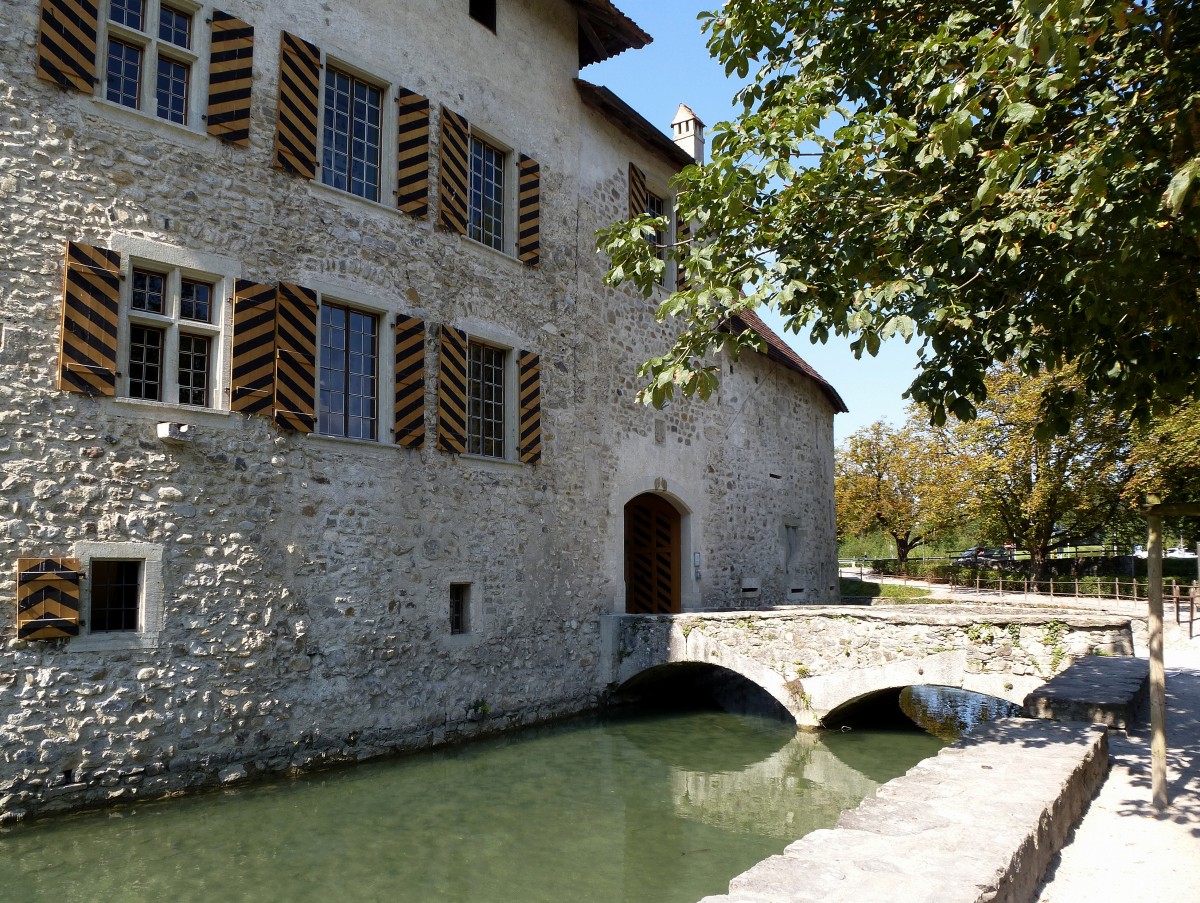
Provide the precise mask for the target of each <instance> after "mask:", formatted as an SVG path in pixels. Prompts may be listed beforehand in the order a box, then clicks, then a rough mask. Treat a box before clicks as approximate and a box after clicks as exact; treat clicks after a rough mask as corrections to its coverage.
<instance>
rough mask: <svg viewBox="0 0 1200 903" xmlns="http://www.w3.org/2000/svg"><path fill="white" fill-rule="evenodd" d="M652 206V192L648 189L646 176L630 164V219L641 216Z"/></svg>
mask: <svg viewBox="0 0 1200 903" xmlns="http://www.w3.org/2000/svg"><path fill="white" fill-rule="evenodd" d="M649 206H650V192H649V191H648V190H647V189H646V174H645V173H644V172H642V171H641V170H640V169H638V168H637V167H636V166H634V165H633V164H632V163H630V164H629V218H630V219H633V218H634V217H635V216H641V215H642V214H643V213H645V212H646V208H647V207H649Z"/></svg>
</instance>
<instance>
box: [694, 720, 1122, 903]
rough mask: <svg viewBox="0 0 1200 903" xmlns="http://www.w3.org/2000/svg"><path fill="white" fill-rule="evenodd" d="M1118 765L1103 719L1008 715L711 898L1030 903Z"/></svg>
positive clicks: (731, 902) (736, 902) (796, 902)
mask: <svg viewBox="0 0 1200 903" xmlns="http://www.w3.org/2000/svg"><path fill="white" fill-rule="evenodd" d="M1107 771H1108V733H1107V729H1106V728H1104V727H1100V726H1094V725H1084V724H1058V723H1052V722H1046V721H1034V720H1027V719H1010V720H1007V721H1003V722H998V723H995V724H992V725H989V726H988V727H986V728H985V729H983V730H981V732H980V733H979V734H978V735H977V736H975V737H970V738H967V739H965V740H962V741H960V742H959V743H956V744H954V745H953V746H950V747H947V748H946V749H943V750H942V751H941V752H940V753H938V755H936V756H934V757H932V758H930V759H926V760H925V761H924V762H921V763H919V764H918V765H916V766H914V767H913V768H912V769H910V770H909V772H908V773H907V774H905V775H904V776H903V777H900V778H897V779H896V780H894V781H890V782H889V783H887V784H885V785H884V786H883V787H881V788H880V790H879V793H878V794H877V795H876V796H875V797H873V798H871V799H868V800H865V801H864V802H863V803H862V804H861V805H860V806H859V807H858V808H857V809H854V810H852V811H849V812H846V813H843V815H842V817H841V818H840V819H839V821H838V825H837V827H836V828H833V829H827V830H820V831H814V832H813V833H811V834H809V835H807V836H805V837H803V838H801V839H800V840H797V841H796V842H795V843H792V844H791V845H790V846H788V847H787V848H786V849H785V850H784V852H783V854H782V855H779V856H772V857H770V858H768V859H765V860H763V861H762V862H760V863H759V864H758V865H756V866H754V867H753V868H751V869H749V870H748V871H746V872H743V873H742V874H741V875H739V876H738V877H736V878H734V879H733V881H731V882H730V885H729V894H728V895H724V896H712V897H706V898H704V900H702V901H700V903H842V901H844V903H959V901H962V903H984V901H987V903H1025V901H1028V900H1029V899H1030V898H1031V896H1032V894H1033V893H1034V890H1035V888H1036V887H1037V885H1038V882H1039V881H1040V880H1041V878H1042V875H1043V873H1044V872H1045V870H1046V868H1047V866H1048V865H1049V863H1050V861H1051V859H1052V858H1053V857H1054V855H1055V854H1056V853H1057V852H1058V850H1059V849H1060V848H1061V847H1062V846H1063V844H1064V842H1065V839H1066V837H1067V835H1068V834H1069V832H1070V831H1071V829H1072V827H1073V826H1074V825H1075V823H1076V822H1077V821H1078V819H1079V817H1080V815H1081V813H1082V812H1083V809H1084V808H1085V806H1086V805H1087V803H1088V801H1089V800H1090V799H1091V798H1092V796H1093V795H1094V794H1095V792H1096V790H1097V788H1098V787H1099V786H1100V785H1101V783H1102V782H1103V780H1104V776H1105V774H1106V773H1107Z"/></svg>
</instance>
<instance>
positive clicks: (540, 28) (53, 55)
mask: <svg viewBox="0 0 1200 903" xmlns="http://www.w3.org/2000/svg"><path fill="white" fill-rule="evenodd" d="M0 23H2V26H3V27H0V117H2V119H0V123H2V126H0V203H2V204H3V207H4V214H5V221H6V224H7V225H6V229H5V230H4V234H3V239H2V240H3V242H4V254H3V258H2V262H0V329H2V332H0V400H2V401H0V480H2V483H0V486H2V490H3V494H2V497H0V557H2V559H3V561H4V565H3V566H4V568H5V570H6V573H7V577H6V579H5V581H4V583H3V586H4V591H3V594H2V596H0V820H11V819H16V818H21V817H24V816H26V815H33V814H38V813H44V812H50V811H57V810H63V809H68V808H75V807H79V806H82V805H91V804H96V803H102V802H106V801H111V800H119V799H127V798H133V797H137V796H151V795H157V794H161V793H163V792H166V791H171V790H177V789H186V788H188V787H194V786H201V785H206V784H213V783H216V782H218V781H234V780H237V779H240V778H241V777H243V776H245V775H253V774H255V773H258V772H264V771H278V770H283V769H287V768H289V767H295V766H304V765H310V764H314V763H319V762H321V761H327V760H331V759H341V758H345V759H353V758H361V757H365V756H369V755H374V754H378V753H381V752H385V751H388V750H392V749H399V748H415V747H420V746H424V745H429V744H433V743H438V742H443V741H446V740H448V739H453V738H455V737H457V736H464V735H469V734H472V733H476V732H479V731H481V730H491V729H500V728H504V727H508V726H511V725H515V724H522V723H530V722H533V721H537V720H540V719H546V718H550V717H555V716H559V715H563V714H568V713H571V712H576V711H581V710H584V709H587V708H589V707H591V706H594V705H595V704H596V703H597V702H598V701H599V700H600V699H602V697H603V695H604V692H605V689H606V687H605V683H606V680H607V679H608V673H609V672H608V670H607V669H606V667H605V664H604V661H603V649H602V631H601V617H602V616H603V615H605V614H610V613H614V612H622V611H626V610H627V609H628V610H632V611H672V610H681V609H682V610H687V609H698V608H702V607H707V608H712V607H730V606H760V605H763V604H767V603H783V602H803V603H811V602H829V601H833V600H834V599H835V598H836V560H835V555H836V551H835V542H834V530H833V502H832V483H833V461H832V459H833V440H832V423H833V417H834V414H835V413H836V412H837V411H839V410H843V409H844V408H843V405H842V403H841V400H840V399H839V397H838V396H837V393H836V392H835V391H834V390H833V389H832V388H831V387H830V386H829V385H828V384H827V383H825V382H824V381H823V380H822V379H821V378H820V377H819V376H818V375H817V374H816V373H814V372H813V371H812V370H811V369H809V368H808V367H807V365H805V364H804V362H803V361H802V360H800V358H798V357H797V356H796V355H795V354H794V353H793V352H791V351H790V350H789V349H788V348H787V347H786V346H785V345H784V344H783V343H782V342H781V341H779V340H778V338H777V337H775V336H774V335H773V334H771V333H770V331H769V330H767V329H766V327H765V326H764V325H763V324H762V323H761V322H760V321H758V320H757V318H755V317H753V315H750V316H749V317H748V324H747V325H749V326H751V327H753V328H757V329H759V331H760V332H762V334H763V335H764V337H765V338H766V339H767V347H768V352H767V353H765V354H760V355H754V354H751V355H743V356H741V357H740V358H739V359H738V360H737V361H736V362H732V361H723V362H722V373H723V378H722V384H721V387H720V390H719V392H718V393H716V394H715V396H714V397H713V398H712V399H710V400H709V401H708V402H703V403H702V402H699V401H695V402H692V401H687V400H677V401H675V402H674V403H672V404H671V405H670V406H669V407H668V408H666V409H664V410H662V411H655V410H654V409H652V408H648V407H645V406H642V405H640V404H638V403H637V402H636V401H635V394H636V391H637V389H638V386H639V383H638V380H637V376H636V369H637V365H638V363H639V362H641V361H643V360H645V359H646V358H648V357H650V356H652V355H653V354H655V353H659V352H661V351H662V350H664V349H665V347H666V345H667V343H668V341H669V337H670V336H669V329H670V327H669V325H667V326H663V325H659V324H658V323H656V321H655V318H654V310H655V307H656V305H657V303H658V301H660V300H661V298H651V299H643V298H641V297H639V296H636V295H634V294H632V293H631V292H629V291H626V290H623V289H617V288H611V287H607V286H605V284H604V283H603V276H604V273H605V270H606V264H607V261H606V259H605V258H604V257H603V256H602V255H599V254H597V253H596V251H595V233H596V231H597V230H598V229H600V228H602V227H604V226H607V225H609V224H611V223H612V222H614V221H616V220H618V219H622V218H624V217H626V216H627V215H629V214H630V213H638V212H642V211H654V212H661V213H664V214H667V215H669V214H670V211H671V209H672V207H671V196H670V179H671V177H672V175H673V173H675V172H677V171H678V170H679V169H680V168H682V167H683V166H685V165H687V164H688V163H691V162H692V160H693V158H694V157H696V156H697V155H699V154H702V153H703V126H702V124H701V123H700V122H699V120H697V119H696V118H695V116H694V114H692V113H691V111H690V110H688V109H687V108H686V107H681V110H680V115H679V116H678V117H677V118H676V122H675V123H673V128H674V131H675V136H674V140H673V139H672V138H669V137H667V136H666V135H664V134H663V133H661V132H659V131H658V130H657V129H656V128H655V127H653V126H652V125H650V124H649V123H647V122H646V121H645V120H643V119H642V118H641V117H640V116H638V115H637V114H636V113H634V112H633V111H632V110H631V109H630V108H629V107H627V106H626V105H625V104H624V103H623V102H622V101H620V100H619V99H618V98H617V97H615V96H614V95H613V94H612V93H611V92H609V91H607V90H606V89H604V88H602V87H599V86H596V85H593V84H590V83H588V82H587V81H583V80H581V79H580V78H579V75H580V70H581V68H583V67H586V66H587V65H589V64H591V63H594V62H597V61H600V60H603V59H606V58H608V57H610V56H613V55H616V54H618V53H621V52H623V51H625V50H629V49H635V48H638V47H641V46H643V45H644V44H645V43H647V42H648V41H649V40H650V37H649V36H648V35H646V34H645V33H644V32H643V31H642V30H641V29H640V28H639V27H638V26H637V25H636V24H635V23H634V22H632V21H631V20H630V19H629V18H627V17H626V16H625V15H623V14H622V13H621V12H620V11H618V10H617V9H616V8H615V7H614V6H613V5H612V3H611V2H609V0H498V2H497V0H492V2H486V0H484V2H479V0H453V2H451V0H408V2H406V3H403V4H393V3H385V2H382V0H353V2H349V3H339V4H334V5H330V4H324V3H318V2H316V0H288V2H283V3H268V2H265V0H220V8H219V9H218V8H216V7H215V6H214V5H212V4H210V3H207V2H205V3H200V2H194V0H104V2H101V3H99V4H97V3H95V2H90V0H41V2H39V0H0ZM683 229H686V224H676V225H674V226H673V227H672V231H675V230H683ZM666 237H667V238H669V237H670V236H666ZM670 279H671V274H670V273H668V282H669V281H670ZM664 291H665V288H664Z"/></svg>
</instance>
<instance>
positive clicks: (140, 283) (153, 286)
mask: <svg viewBox="0 0 1200 903" xmlns="http://www.w3.org/2000/svg"><path fill="white" fill-rule="evenodd" d="M165 283H166V277H165V276H163V275H162V274H161V273H150V272H147V271H146V270H134V271H133V297H132V299H131V301H130V303H131V304H132V305H133V309H134V310H144V311H146V312H147V313H152V314H161V313H163V286H164V284H165Z"/></svg>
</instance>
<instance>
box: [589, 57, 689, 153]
mask: <svg viewBox="0 0 1200 903" xmlns="http://www.w3.org/2000/svg"><path fill="white" fill-rule="evenodd" d="M575 88H576V89H577V90H578V91H579V96H580V97H581V98H582V99H583V102H584V103H585V104H587V105H588V106H589V107H591V108H592V109H594V110H596V111H598V112H599V113H600V114H601V115H602V116H604V117H605V118H606V119H608V120H609V121H610V122H612V124H613V125H615V126H616V127H617V128H619V129H621V130H622V131H623V132H625V133H627V134H628V135H630V136H631V137H633V138H635V139H637V140H638V141H640V142H641V143H642V144H644V145H646V146H647V147H648V148H650V149H651V150H654V151H657V152H658V153H660V154H662V155H663V156H664V157H666V158H667V159H668V160H670V161H671V162H672V163H674V164H675V165H676V166H678V167H679V168H680V169H682V168H683V167H685V166H690V165H691V164H692V163H695V162H696V161H695V160H693V159H692V155H691V154H689V153H688V152H687V151H685V150H684V149H683V148H681V147H680V146H679V145H677V144H676V143H675V142H674V141H672V140H671V139H670V138H669V137H668V136H667V135H665V134H663V132H662V131H660V130H659V129H657V128H655V126H654V123H652V122H650V121H649V120H648V119H646V118H645V117H644V116H642V114H641V113H639V112H638V111H637V110H635V109H634V108H633V107H631V106H629V104H627V103H625V101H623V100H621V98H619V97H617V95H616V94H613V92H612V91H610V90H608V88H605V87H604V86H602V85H593V84H592V83H591V82H586V81H584V80H583V79H582V78H577V79H575Z"/></svg>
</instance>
